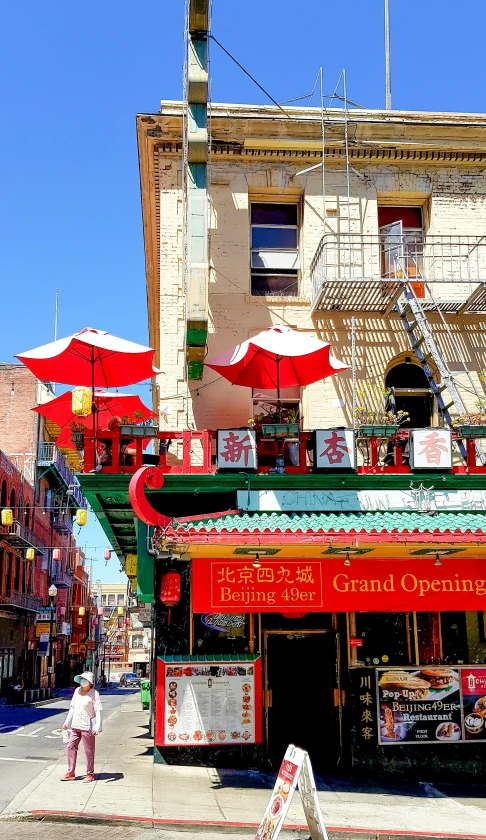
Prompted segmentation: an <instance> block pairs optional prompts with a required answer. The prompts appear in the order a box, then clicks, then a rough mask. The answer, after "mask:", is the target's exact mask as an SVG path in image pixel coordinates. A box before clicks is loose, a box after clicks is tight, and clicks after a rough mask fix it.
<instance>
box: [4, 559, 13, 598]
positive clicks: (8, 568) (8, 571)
mask: <svg viewBox="0 0 486 840" xmlns="http://www.w3.org/2000/svg"><path fill="white" fill-rule="evenodd" d="M11 594H12V555H11V553H10V552H8V553H7V562H6V563H5V595H7V596H10V595H11Z"/></svg>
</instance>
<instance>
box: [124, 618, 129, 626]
mask: <svg viewBox="0 0 486 840" xmlns="http://www.w3.org/2000/svg"><path fill="white" fill-rule="evenodd" d="M125 624H126V626H127V627H130V619H129V618H126V619H125Z"/></svg>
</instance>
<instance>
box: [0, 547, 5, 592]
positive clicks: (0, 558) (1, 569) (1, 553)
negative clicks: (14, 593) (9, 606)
mask: <svg viewBox="0 0 486 840" xmlns="http://www.w3.org/2000/svg"><path fill="white" fill-rule="evenodd" d="M4 573H5V550H4V549H3V548H0V595H3V592H4V583H3V575H4Z"/></svg>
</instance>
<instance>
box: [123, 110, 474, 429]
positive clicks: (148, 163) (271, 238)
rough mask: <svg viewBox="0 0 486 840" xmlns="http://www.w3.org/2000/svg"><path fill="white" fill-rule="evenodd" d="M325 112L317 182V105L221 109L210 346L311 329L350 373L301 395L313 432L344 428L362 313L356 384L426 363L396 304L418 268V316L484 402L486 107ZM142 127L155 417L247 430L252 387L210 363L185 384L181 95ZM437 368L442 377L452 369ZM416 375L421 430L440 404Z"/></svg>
mask: <svg viewBox="0 0 486 840" xmlns="http://www.w3.org/2000/svg"><path fill="white" fill-rule="evenodd" d="M325 123H326V124H325V134H324V148H325V167H324V176H323V171H322V166H319V164H321V161H322V148H323V137H322V125H321V112H320V110H319V109H312V108H294V109H287V112H286V114H282V112H281V111H279V110H278V109H277V108H275V107H273V106H272V107H262V106H247V105H219V104H214V105H212V106H211V109H210V134H211V155H210V162H209V177H208V228H209V266H210V267H209V288H208V339H207V356H208V357H211V356H214V355H215V354H217V353H219V352H221V351H222V350H224V349H226V348H229V347H231V346H233V345H235V344H237V343H239V342H241V341H243V340H245V339H247V338H249V337H251V336H252V335H255V334H256V333H257V332H259V331H261V330H263V329H265V328H266V327H268V326H270V325H272V324H276V323H282V324H287V325H289V326H291V327H294V328H297V329H299V330H303V331H306V332H309V334H312V335H317V336H319V337H320V338H322V339H323V340H326V341H329V342H331V344H332V348H333V352H334V354H335V355H336V356H337V357H338V358H339V359H342V360H343V361H345V362H346V363H347V364H349V365H350V370H349V371H348V372H346V373H344V374H341V375H339V376H338V377H333V378H332V379H328V380H326V381H325V382H318V383H316V384H314V385H311V386H308V387H306V388H305V389H303V391H302V393H301V394H300V400H301V417H302V420H303V428H320V427H327V426H336V425H337V426H351V425H352V424H353V397H352V390H353V389H352V371H351V366H352V363H353V359H352V335H351V333H352V318H353V316H354V317H355V319H356V320H355V339H356V354H355V366H356V378H357V382H358V387H359V386H360V382H361V383H362V382H366V383H367V389H368V391H369V390H370V388H371V390H373V388H374V387H375V386H378V387H381V386H384V385H385V383H386V384H390V382H391V383H392V384H393V385H395V386H399V385H400V382H401V378H402V372H403V368H402V369H401V371H397V372H396V374H395V375H392V376H391V377H389V378H388V381H387V374H389V372H390V370H391V369H392V368H393V367H394V366H396V365H398V364H403V363H406V364H410V362H411V363H412V364H416V365H418V362H419V360H418V358H417V356H416V354H415V353H414V351H413V349H412V347H411V343H413V340H412V342H411V340H410V338H409V335H408V334H407V331H406V329H405V327H404V324H403V322H402V319H401V318H400V316H399V314H398V313H397V312H396V310H395V304H396V302H397V299H398V298H399V296H400V295H401V293H402V291H403V285H402V284H403V281H404V280H406V279H408V280H410V281H414V280H415V281H417V279H419V280H420V281H421V282H420V283H417V282H415V283H414V284H413V289H414V292H415V294H416V295H417V297H418V299H419V301H420V306H421V310H422V311H423V312H425V314H426V317H427V319H428V321H429V323H430V324H431V325H432V327H433V332H434V336H435V339H436V342H437V344H438V349H439V351H440V352H441V353H442V355H443V357H444V359H445V361H446V364H447V366H448V370H449V372H450V373H451V374H452V376H453V377H454V380H455V381H456V383H457V386H458V389H459V393H460V396H461V399H462V401H463V403H464V406H465V407H468V408H471V407H474V403H475V402H476V400H477V399H478V395H482V394H483V388H482V384H481V382H480V379H479V374H480V372H481V371H482V370H483V369H484V368H485V367H486V356H485V348H484V342H483V338H482V335H483V327H482V322H483V311H486V310H485V307H486V296H485V294H484V292H483V285H482V283H483V281H485V280H486V237H484V230H485V225H486V179H485V165H486V115H471V114H436V113H414V112H389V113H386V112H378V111H365V110H350V111H348V112H347V113H345V112H344V111H343V110H340V109H335V110H330V111H328V112H326V113H325ZM137 125H138V139H139V150H140V170H141V183H142V199H143V217H144V230H145V245H146V264H147V284H148V304H149V325H150V343H151V345H152V346H155V347H156V348H157V351H158V354H159V363H160V367H161V368H162V370H163V371H164V374H165V375H164V376H163V377H160V378H159V393H160V402H161V406H162V410H163V411H164V412H165V411H166V410H167V407H169V412H170V413H169V416H168V417H167V422H168V425H169V427H170V428H181V427H184V426H187V425H189V426H192V427H195V428H199V429H200V428H218V427H219V428H224V427H231V426H240V425H242V424H246V422H247V420H248V418H249V417H250V416H251V415H252V413H253V412H254V407H253V406H252V394H251V391H250V389H247V388H239V387H232V386H231V385H230V384H229V383H227V382H226V381H225V380H224V379H219V380H218V381H214V380H217V376H216V375H215V374H214V373H213V372H212V371H211V370H208V369H205V371H204V377H203V379H202V380H201V381H200V382H190V383H189V384H190V387H188V383H187V376H186V352H185V323H184V318H185V315H184V313H185V304H186V291H185V274H184V248H185V239H186V237H185V195H184V187H183V184H184V177H183V176H184V173H183V160H182V147H183V105H182V104H181V103H179V102H162V105H161V110H160V113H159V114H157V115H150V116H147V115H141V116H139V117H138V121H137ZM346 148H347V150H348V154H346ZM303 170H305V171H303ZM348 189H349V194H348ZM323 190H324V193H325V200H323ZM397 225H399V227H398V226H397ZM272 226H273V227H272ZM252 262H253V266H252ZM385 281H387V282H385ZM423 281H426V283H425V286H424V285H423ZM402 300H404V298H402ZM410 320H411V319H410V318H409V321H410ZM430 363H431V367H432V372H433V373H434V377H435V380H436V382H437V384H438V386H439V388H440V384H441V381H442V380H443V379H444V376H443V372H441V370H440V369H439V370H438V369H437V365H436V364H435V361H434V359H433V358H432V359H430ZM412 370H413V369H412ZM414 372H415V374H416V376H415V379H414V378H413V377H412V379H411V380H407V381H405V380H406V379H407V378H406V377H405V379H404V380H403V388H404V389H405V388H406V387H408V385H410V384H411V386H412V387H415V390H416V393H414V394H412V392H410V393H409V395H408V397H407V395H406V394H403V395H402V398H400V396H399V397H398V403H399V405H402V407H404V408H406V409H407V410H409V411H410V413H411V414H412V415H414V413H415V408H417V411H418V412H419V414H417V416H416V417H415V423H412V425H431V424H437V421H438V420H439V416H438V414H439V413H438V407H437V400H436V399H435V397H433V395H432V396H429V395H428V394H426V393H425V392H426V390H427V388H428V383H427V382H426V381H425V379H424V382H423V383H421V382H420V377H423V374H422V371H421V370H420V369H417V370H415V371H414ZM398 390H400V389H399V388H398ZM428 390H429V391H430V388H429V389H428ZM288 396H289V399H294V400H295V399H296V398H297V397H298V396H299V395H295V394H290V395H288ZM413 398H415V400H417V402H415V403H414V402H413ZM443 398H444V402H445V403H446V404H448V403H450V402H451V401H452V400H453V399H454V395H450V396H449V395H448V394H447V392H446V391H444V392H443ZM378 399H381V397H378ZM400 399H401V401H400ZM424 399H426V402H427V406H425V407H424ZM411 400H412V402H411ZM371 401H373V399H372V398H371ZM419 402H420V406H421V407H420V409H419V408H418V405H419ZM255 410H256V408H255ZM450 411H451V414H452V415H453V416H454V414H457V413H458V409H457V406H454V405H452V406H451V407H450ZM428 414H429V415H430V417H429V421H428V422H427V415H428ZM419 415H420V418H419ZM421 420H423V423H422V422H421ZM419 421H420V422H419ZM164 423H165V420H164V418H162V421H161V427H162V428H164Z"/></svg>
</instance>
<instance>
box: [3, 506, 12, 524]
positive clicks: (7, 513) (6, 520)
mask: <svg viewBox="0 0 486 840" xmlns="http://www.w3.org/2000/svg"><path fill="white" fill-rule="evenodd" d="M12 524H13V510H10V508H5V509H4V510H2V525H6V526H8V525H12Z"/></svg>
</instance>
